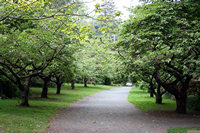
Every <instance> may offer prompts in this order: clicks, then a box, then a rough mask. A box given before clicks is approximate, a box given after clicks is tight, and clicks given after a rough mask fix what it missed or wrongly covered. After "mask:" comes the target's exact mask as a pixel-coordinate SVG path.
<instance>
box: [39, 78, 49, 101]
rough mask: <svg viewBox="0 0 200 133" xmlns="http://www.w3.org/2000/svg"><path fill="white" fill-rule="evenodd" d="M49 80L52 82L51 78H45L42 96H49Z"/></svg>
mask: <svg viewBox="0 0 200 133" xmlns="http://www.w3.org/2000/svg"><path fill="white" fill-rule="evenodd" d="M49 82H50V80H48V79H44V84H43V88H42V94H41V98H47V93H48V84H49Z"/></svg>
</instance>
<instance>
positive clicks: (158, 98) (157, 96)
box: [156, 85, 162, 104]
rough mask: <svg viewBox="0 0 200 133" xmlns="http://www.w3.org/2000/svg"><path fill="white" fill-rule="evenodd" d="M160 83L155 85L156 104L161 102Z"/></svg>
mask: <svg viewBox="0 0 200 133" xmlns="http://www.w3.org/2000/svg"><path fill="white" fill-rule="evenodd" d="M160 87H161V86H160V85H158V87H157V93H156V104H162V93H161V90H160Z"/></svg>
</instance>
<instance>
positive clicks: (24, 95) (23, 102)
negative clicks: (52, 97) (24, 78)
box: [20, 87, 29, 107]
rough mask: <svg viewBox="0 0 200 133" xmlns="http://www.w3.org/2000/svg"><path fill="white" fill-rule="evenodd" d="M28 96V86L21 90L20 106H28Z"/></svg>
mask: <svg viewBox="0 0 200 133" xmlns="http://www.w3.org/2000/svg"><path fill="white" fill-rule="evenodd" d="M28 97H29V87H27V88H24V90H21V104H20V106H24V107H29V103H28Z"/></svg>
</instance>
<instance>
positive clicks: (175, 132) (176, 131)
mask: <svg viewBox="0 0 200 133" xmlns="http://www.w3.org/2000/svg"><path fill="white" fill-rule="evenodd" d="M188 130H200V127H186V128H170V129H168V133H187V131H188Z"/></svg>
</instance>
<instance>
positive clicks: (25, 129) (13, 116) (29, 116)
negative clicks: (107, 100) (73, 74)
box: [0, 84, 114, 133]
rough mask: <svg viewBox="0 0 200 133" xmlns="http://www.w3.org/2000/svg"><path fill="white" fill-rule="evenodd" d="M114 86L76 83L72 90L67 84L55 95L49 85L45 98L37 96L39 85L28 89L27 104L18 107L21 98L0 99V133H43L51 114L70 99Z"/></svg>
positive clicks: (54, 91)
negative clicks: (46, 97)
mask: <svg viewBox="0 0 200 133" xmlns="http://www.w3.org/2000/svg"><path fill="white" fill-rule="evenodd" d="M112 88H114V86H103V85H97V86H93V85H91V86H89V87H87V88H84V87H83V85H80V84H76V89H75V90H71V89H70V86H69V85H68V84H65V85H64V86H63V87H62V90H61V94H60V95H56V94H55V93H56V89H55V88H49V92H48V94H49V95H48V99H42V98H40V93H41V90H42V89H41V88H31V93H32V95H31V96H30V100H29V104H30V105H31V106H30V107H28V108H27V107H20V106H17V105H19V103H20V99H7V100H0V105H1V106H0V129H1V130H0V132H1V131H3V132H5V133H18V132H20V133H44V132H45V128H47V127H48V126H49V121H50V119H51V117H52V116H53V115H55V114H56V113H58V111H59V110H60V109H62V108H64V107H66V106H70V105H71V104H72V103H73V102H75V101H77V100H79V99H82V98H84V97H85V96H89V95H92V94H95V93H97V92H100V91H102V90H106V89H112Z"/></svg>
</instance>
